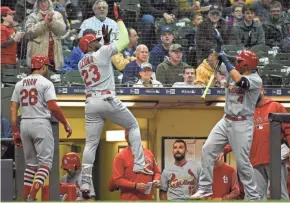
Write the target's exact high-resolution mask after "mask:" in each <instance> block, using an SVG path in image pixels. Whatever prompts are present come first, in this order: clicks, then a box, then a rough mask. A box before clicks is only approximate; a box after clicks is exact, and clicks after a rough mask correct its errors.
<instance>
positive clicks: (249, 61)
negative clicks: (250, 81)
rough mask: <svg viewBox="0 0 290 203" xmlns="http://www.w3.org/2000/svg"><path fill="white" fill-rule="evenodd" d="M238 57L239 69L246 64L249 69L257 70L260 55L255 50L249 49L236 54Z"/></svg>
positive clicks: (237, 66)
mask: <svg viewBox="0 0 290 203" xmlns="http://www.w3.org/2000/svg"><path fill="white" fill-rule="evenodd" d="M236 59H237V64H236V69H237V70H240V69H241V68H242V67H244V66H246V67H247V68H248V69H252V70H256V69H257V65H258V63H259V58H258V56H257V55H256V54H255V53H254V52H252V51H248V50H244V51H242V52H241V53H240V54H239V55H238V56H236Z"/></svg>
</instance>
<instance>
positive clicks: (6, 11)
mask: <svg viewBox="0 0 290 203" xmlns="http://www.w3.org/2000/svg"><path fill="white" fill-rule="evenodd" d="M14 13H15V11H13V10H11V9H10V8H9V7H7V6H1V15H3V14H9V15H11V14H14Z"/></svg>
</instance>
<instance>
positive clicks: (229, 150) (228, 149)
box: [224, 144, 232, 155]
mask: <svg viewBox="0 0 290 203" xmlns="http://www.w3.org/2000/svg"><path fill="white" fill-rule="evenodd" d="M231 151H232V148H231V146H230V145H229V144H227V145H226V146H225V147H224V153H225V155H226V154H228V153H230V152H231Z"/></svg>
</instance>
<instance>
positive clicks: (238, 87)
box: [191, 51, 262, 200]
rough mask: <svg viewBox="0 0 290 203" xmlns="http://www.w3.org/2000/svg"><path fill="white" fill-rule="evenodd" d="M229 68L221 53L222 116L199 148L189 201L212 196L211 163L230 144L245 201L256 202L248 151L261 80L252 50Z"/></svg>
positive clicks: (237, 58)
mask: <svg viewBox="0 0 290 203" xmlns="http://www.w3.org/2000/svg"><path fill="white" fill-rule="evenodd" d="M235 59H236V64H235V66H234V65H232V64H231V63H230V61H229V59H228V58H227V57H226V55H225V54H224V53H220V54H219V60H220V61H222V62H223V63H224V64H225V66H223V67H224V68H223V70H221V71H220V72H221V73H222V74H223V75H225V76H226V78H227V84H228V86H227V87H226V89H225V100H226V102H225V103H226V104H225V115H224V116H223V118H222V119H221V120H220V121H219V122H218V123H217V124H216V125H215V127H214V128H213V129H212V131H211V132H210V134H209V136H208V138H207V140H206V143H205V144H204V145H203V147H202V169H201V175H200V179H199V188H198V191H197V192H196V193H195V194H194V195H193V196H191V199H201V198H206V197H208V196H210V195H212V179H213V166H214V161H215V159H216V158H217V156H218V155H219V153H220V152H222V151H223V149H224V146H225V145H226V144H227V143H229V144H230V145H231V146H232V148H233V152H234V154H235V157H236V160H237V168H238V172H239V176H240V178H241V182H242V183H243V185H244V187H245V199H247V200H259V199H260V196H259V194H258V192H257V184H256V181H255V179H254V171H253V167H252V165H251V163H250V160H249V152H250V148H251V143H252V138H253V128H254V120H253V114H254V110H255V105H256V103H257V100H258V97H259V94H260V91H261V87H262V80H261V78H260V76H259V75H258V73H257V65H258V57H257V56H256V54H255V53H253V52H251V51H242V52H241V53H240V54H239V55H238V56H237V57H235Z"/></svg>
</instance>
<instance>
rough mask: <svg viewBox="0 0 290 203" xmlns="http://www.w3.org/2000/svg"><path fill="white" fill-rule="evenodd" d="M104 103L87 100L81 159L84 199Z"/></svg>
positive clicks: (86, 195) (89, 185) (87, 191)
mask: <svg viewBox="0 0 290 203" xmlns="http://www.w3.org/2000/svg"><path fill="white" fill-rule="evenodd" d="M105 110H106V109H105V107H104V101H103V100H102V99H100V98H90V99H89V100H87V103H86V109H85V113H86V115H85V117H86V144H85V149H84V152H83V159H82V172H81V188H80V189H81V191H82V192H83V196H84V198H88V195H89V193H90V190H91V189H92V186H93V185H92V184H91V183H92V168H93V164H94V161H95V156H96V150H97V147H98V145H99V142H100V137H101V133H102V130H103V127H104V123H105V121H104V119H103V118H102V117H101V116H100V114H101V113H102V112H103V111H105Z"/></svg>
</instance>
